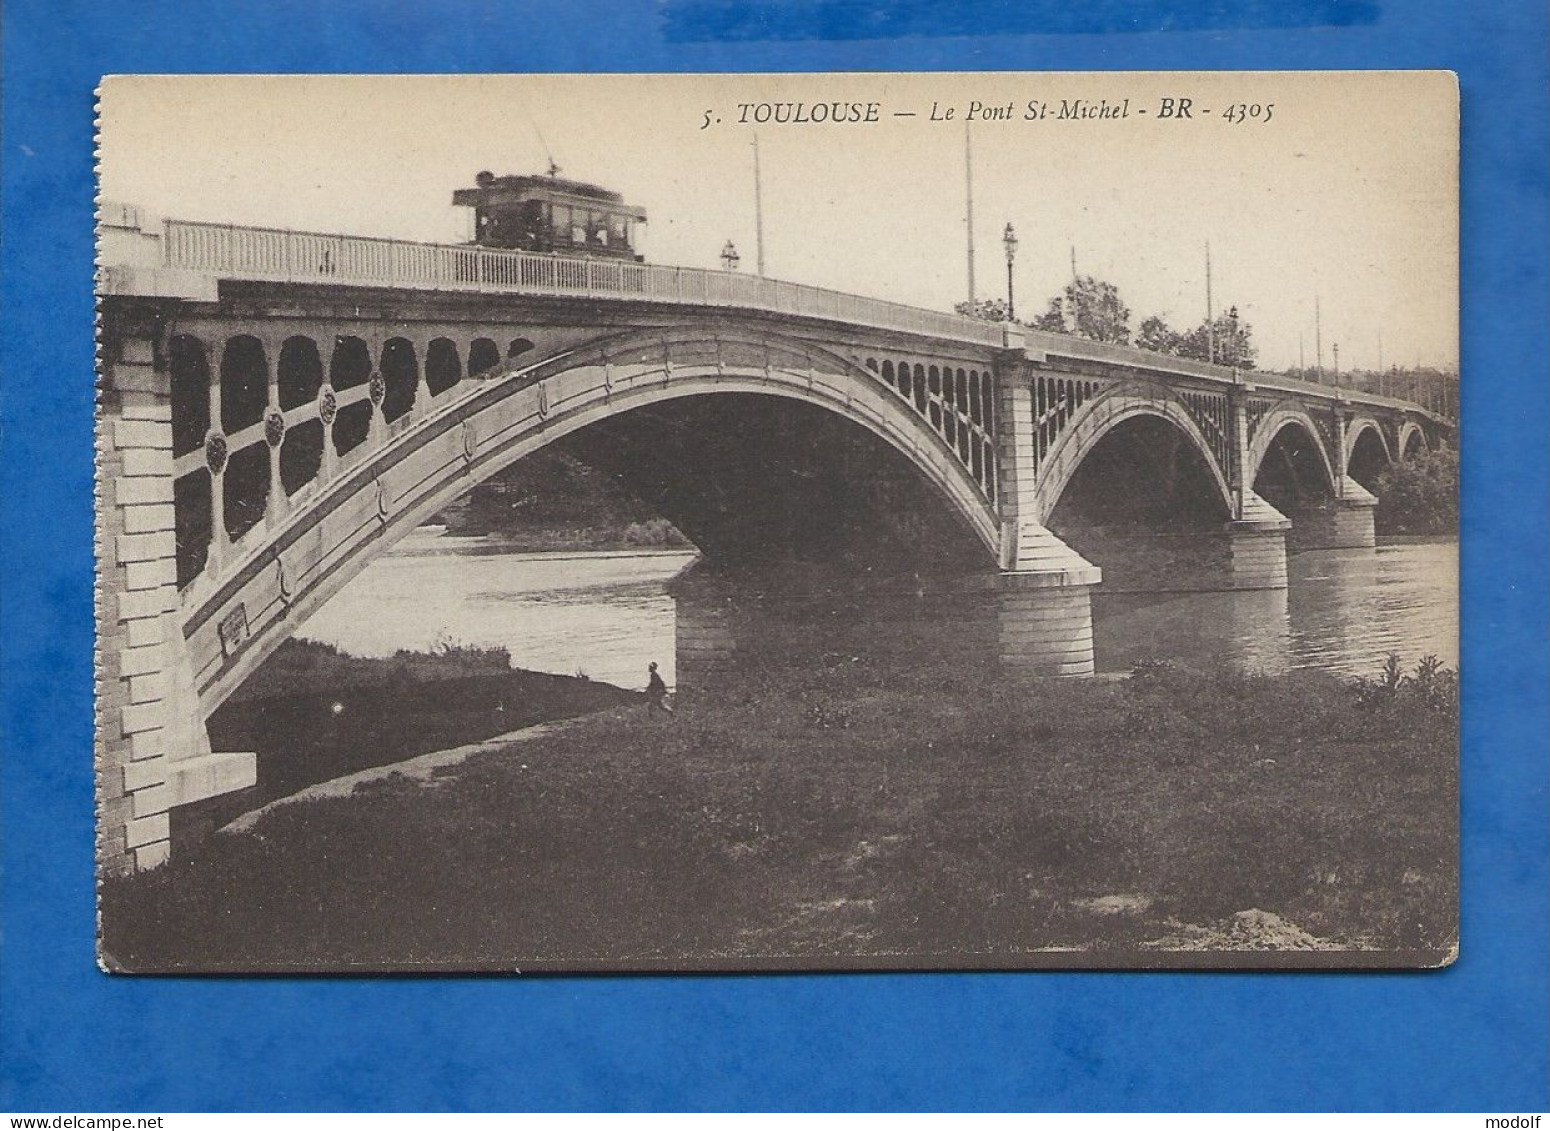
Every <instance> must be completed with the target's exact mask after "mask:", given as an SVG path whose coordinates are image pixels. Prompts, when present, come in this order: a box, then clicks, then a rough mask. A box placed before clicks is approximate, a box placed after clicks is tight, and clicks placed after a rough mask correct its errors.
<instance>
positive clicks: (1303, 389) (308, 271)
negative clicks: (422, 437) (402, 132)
mask: <svg viewBox="0 0 1550 1131" xmlns="http://www.w3.org/2000/svg"><path fill="white" fill-rule="evenodd" d="M102 223H103V227H104V228H109V227H112V228H138V229H140V231H141V232H142V233H143V234H144V235H146V236H148V237H149V238H150V239H151V240H152V241H154V242H155V243H156V244H159V247H156V248H155V249H153V250H151V251H150V255H149V258H147V256H146V254H145V252H144V250H141V251H140V253H139V254H136V255H129V256H121V255H115V254H114V251H115V250H116V249H110V248H109V247H107V246H106V244H105V245H104V248H103V257H102V262H101V267H102V272H101V278H100V279H99V288H100V289H101V291H102V292H103V293H106V294H112V293H122V292H123V291H126V290H134V289H135V288H133V287H126V286H121V285H119V284H120V283H121V280H122V278H123V277H122V276H121V275H120V274H119V272H120V270H121V269H122V268H124V267H128V268H131V269H133V268H135V267H141V268H152V269H153V270H158V271H167V272H171V273H175V274H178V275H181V276H183V277H185V278H186V277H188V276H197V277H202V278H204V279H208V280H212V281H213V280H218V279H224V280H241V281H256V282H280V283H297V284H312V285H333V286H361V287H378V288H380V287H387V288H406V289H413V290H428V291H462V292H468V293H473V294H487V295H508V294H509V295H518V294H520V295H537V296H552V297H567V298H590V299H601V300H624V301H637V302H650V303H666V304H672V305H683V306H699V307H717V308H725V309H737V310H749V311H755V312H764V313H773V314H786V315H794V316H799V317H808V318H820V319H824V320H828V321H833V322H841V323H846V324H849V325H855V326H865V327H868V328H871V329H878V330H887V331H898V332H903V333H910V334H921V335H926V336H930V337H936V338H944V339H948V340H951V341H957V342H967V343H972V344H974V345H979V346H988V347H991V348H994V349H1019V348H1020V349H1023V350H1024V351H1026V353H1027V354H1028V355H1029V356H1031V357H1033V358H1034V359H1035V360H1039V361H1045V360H1048V359H1049V358H1050V357H1060V358H1069V359H1072V360H1076V361H1083V362H1097V363H1106V364H1109V365H1119V366H1125V367H1128V368H1134V369H1140V370H1145V371H1150V372H1153V373H1158V374H1162V375H1166V376H1182V377H1188V378H1193V379H1195V380H1200V381H1207V382H1212V383H1216V384H1222V385H1232V384H1237V383H1243V382H1245V381H1247V382H1250V383H1252V384H1254V385H1255V386H1256V387H1258V388H1260V389H1264V390H1269V391H1281V392H1287V393H1292V394H1295V395H1298V396H1302V397H1307V398H1313V399H1319V400H1328V401H1350V402H1352V403H1356V404H1363V405H1369V406H1373V407H1386V408H1397V409H1405V410H1408V411H1411V412H1419V413H1422V414H1424V415H1427V416H1433V415H1434V414H1432V413H1430V412H1429V411H1427V410H1425V409H1423V408H1421V407H1420V406H1418V405H1415V404H1413V403H1412V402H1409V401H1404V400H1399V399H1396V398H1394V397H1385V396H1379V395H1377V394H1374V393H1369V392H1365V391H1361V390H1356V389H1346V388H1340V387H1338V386H1330V385H1321V384H1315V383H1313V382H1308V381H1301V380H1297V379H1295V378H1292V377H1287V376H1283V375H1280V374H1276V373H1271V372H1266V371H1259V370H1255V371H1251V372H1249V373H1247V374H1239V373H1236V372H1235V371H1234V370H1233V369H1232V368H1230V367H1228V366H1222V365H1213V364H1208V363H1206V362H1203V361H1196V360H1194V359H1192V358H1184V357H1175V356H1172V355H1169V354H1159V353H1152V352H1150V351H1146V350H1141V349H1137V348H1135V347H1132V346H1121V345H1113V344H1109V343H1105V342H1093V341H1088V340H1086V339H1084V338H1076V337H1070V336H1067V335H1063V334H1052V333H1045V332H1042V331H1037V330H1030V329H1025V328H1023V327H1018V326H1012V325H1009V324H1002V323H994V322H986V321H983V320H981V319H976V318H968V317H965V316H963V315H960V314H950V313H944V312H942V311H939V310H928V309H926V308H923V307H916V306H909V305H906V304H904V303H897V302H889V301H887V300H884V299H878V298H869V297H867V296H864V295H854V294H847V293H845V292H843V291H835V290H830V289H828V288H826V287H814V286H808V285H806V284H803V283H791V282H785V281H783V280H779V279H770V278H766V277H763V276H758V275H744V274H738V273H736V272H732V271H713V270H704V269H700V268H694V267H671V266H664V265H661V264H649V263H630V262H624V261H621V260H608V259H586V258H568V257H564V256H557V255H540V254H533V253H530V252H523V251H509V250H505V249H501V248H487V247H479V246H476V245H472V244H436V243H419V242H414V241H410V240H394V239H381V238H376V237H368V236H347V235H338V234H330V233H324V232H304V231H291V230H286V229H280V228H261V227H248V226H240V225H232V224H212V223H207V222H202V221H189V220H172V219H168V220H164V221H154V222H153V221H150V220H148V219H147V218H143V217H141V215H140V213H139V210H138V209H136V208H134V207H133V206H129V205H123V204H104V205H103V208H102ZM212 297H213V296H212ZM1438 419H1440V418H1438Z"/></svg>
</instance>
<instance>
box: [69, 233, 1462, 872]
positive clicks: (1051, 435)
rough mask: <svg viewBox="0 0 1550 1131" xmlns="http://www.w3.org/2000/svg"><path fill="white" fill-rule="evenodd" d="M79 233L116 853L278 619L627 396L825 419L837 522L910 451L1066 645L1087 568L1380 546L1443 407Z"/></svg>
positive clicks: (489, 256)
mask: <svg viewBox="0 0 1550 1131" xmlns="http://www.w3.org/2000/svg"><path fill="white" fill-rule="evenodd" d="M100 241H101V261H100V267H99V280H98V287H99V293H100V370H101V371H100V379H99V397H100V413H99V420H100V423H99V434H98V504H97V545H98V560H99V581H98V602H97V609H98V611H97V617H98V626H97V627H98V657H97V659H98V665H97V676H98V699H97V702H98V716H97V747H98V750H97V759H98V783H99V786H98V788H99V807H100V820H99V837H100V843H99V854H100V856H101V858H102V859H103V861H104V862H105V863H106V864H107V865H108V866H109V867H113V868H125V867H136V866H139V867H145V866H149V865H152V864H155V863H157V862H159V861H160V860H162V859H165V858H166V856H167V854H168V852H169V850H170V839H169V829H170V823H169V812H170V811H171V810H172V809H173V808H175V807H176V806H179V805H184V804H188V803H190V802H194V801H198V800H201V799H204V798H207V797H211V796H215V795H217V794H220V793H223V792H228V791H231V790H235V789H240V788H243V787H245V786H247V785H250V784H252V782H253V780H254V774H255V767H254V760H253V756H252V755H251V754H242V753H233V752H224V751H212V750H211V749H210V746H209V741H208V738H207V735H206V730H205V726H204V723H205V720H206V719H207V718H208V716H209V715H210V713H211V712H212V711H213V710H214V709H215V708H216V707H217V706H218V705H219V704H220V703H221V702H222V701H223V700H224V699H225V697H226V696H227V695H228V694H229V693H230V692H231V690H232V689H233V688H235V687H236V686H237V685H238V684H239V683H240V682H241V681H242V679H243V678H245V677H246V676H247V675H248V674H249V673H250V672H251V671H252V670H253V669H254V668H255V667H256V666H257V665H258V664H259V663H260V662H261V661H262V660H263V658H264V657H265V656H267V655H268V654H269V653H270V652H271V651H272V650H273V649H274V648H275V647H276V646H277V645H278V644H279V643H280V642H282V641H283V640H284V639H285V638H286V637H288V636H289V635H290V634H291V633H292V632H293V631H294V630H295V628H296V627H297V626H298V625H299V624H300V623H301V621H302V620H304V619H305V618H306V617H307V616H308V615H309V614H310V613H311V612H312V611H313V610H314V609H316V608H317V607H318V606H319V605H321V604H322V603H323V602H324V601H326V600H327V599H328V598H329V597H330V596H331V595H332V594H333V593H335V592H337V591H338V590H339V589H340V588H341V587H342V586H343V585H344V584H345V583H346V582H347V581H348V580H349V579H350V578H351V577H353V576H354V575H355V574H357V573H358V572H359V571H360V570H361V569H363V568H364V567H365V565H366V564H368V563H369V562H370V561H371V560H372V559H373V558H375V557H376V556H377V555H379V554H381V553H382V552H383V551H384V550H386V549H388V548H389V547H391V546H392V545H393V543H394V542H395V541H397V540H398V539H399V538H401V537H402V536H403V535H405V534H406V533H408V532H409V531H410V530H412V529H413V528H414V527H415V526H416V525H418V524H419V523H421V522H423V521H424V520H425V519H426V518H428V517H429V516H431V515H433V514H434V513H436V512H437V511H438V510H439V509H441V508H442V507H443V506H445V505H446V504H447V503H448V502H450V501H451V500H452V499H454V498H456V497H457V496H458V495H459V494H461V493H463V492H465V491H466V490H468V489H469V488H470V487H471V486H472V485H474V484H476V483H478V482H480V481H482V480H483V479H486V478H488V477H489V476H491V475H493V474H495V473H496V472H498V471H500V470H501V469H502V468H504V467H506V466H508V465H510V464H511V463H513V462H515V461H516V460H519V459H521V458H523V456H525V455H527V454H529V453H531V452H533V451H536V450H538V449H539V448H542V447H544V446H546V445H548V444H550V443H553V442H555V441H557V440H560V439H562V438H565V437H572V436H583V435H595V434H598V433H599V432H600V430H602V429H604V428H614V427H616V426H617V425H618V422H629V421H637V422H639V421H644V422H648V423H647V425H646V426H645V427H644V428H643V429H637V434H636V435H635V436H634V437H633V441H632V442H633V443H634V445H635V446H636V447H637V448H639V447H645V448H650V447H651V446H652V445H653V444H656V445H658V446H661V445H666V444H669V443H675V442H677V441H676V440H675V439H674V438H673V435H669V434H668V433H667V432H666V431H661V430H662V429H665V428H666V427H667V426H668V425H666V424H664V421H667V422H669V423H671V422H673V421H676V422H677V424H678V425H682V424H683V422H684V421H685V420H688V419H695V420H700V421H703V420H705V419H707V418H706V417H704V415H703V413H701V414H700V415H698V416H694V415H693V414H690V416H684V415H682V413H683V412H684V410H685V409H686V406H699V407H697V408H696V412H699V411H700V409H701V408H703V406H706V405H716V406H725V407H726V409H727V411H726V413H724V414H723V415H722V417H720V418H709V419H717V420H720V421H723V422H725V423H726V424H727V427H729V428H731V427H733V425H734V424H735V422H736V419H737V418H738V417H739V414H748V413H751V412H752V413H756V414H757V413H764V414H766V415H765V416H760V417H758V418H757V420H756V421H755V423H754V424H753V426H752V427H751V428H750V429H748V430H746V431H745V432H744V433H743V434H741V435H743V436H747V437H754V438H755V439H761V438H767V437H766V434H767V433H768V432H769V431H770V428H771V427H772V426H771V424H770V421H776V422H777V425H778V427H776V431H779V429H780V428H786V429H788V431H789V430H791V429H803V428H809V427H810V426H811V425H810V423H804V422H811V421H813V420H816V419H818V418H822V419H823V420H826V421H830V422H831V423H833V427H832V428H830V429H828V430H827V431H824V432H822V440H821V442H820V443H817V444H815V445H809V446H808V448H806V449H804V450H806V451H810V452H811V451H816V452H818V453H819V456H822V455H823V453H824V452H827V451H829V450H830V449H843V451H841V452H840V455H841V456H843V458H838V457H836V458H835V459H831V460H829V461H828V462H826V463H824V464H823V466H822V467H821V468H820V469H819V471H818V472H816V473H815V475H816V476H817V478H819V479H823V480H828V481H833V482H831V483H830V486H831V487H832V488H833V490H834V491H838V492H839V493H838V494H832V493H831V494H829V495H820V496H815V498H816V499H818V500H819V501H820V502H821V503H822V504H823V505H822V506H818V505H816V504H814V502H813V500H807V501H806V504H805V505H806V506H807V513H809V514H813V513H816V512H817V511H819V510H822V509H825V508H829V509H838V510H839V511H840V512H841V518H842V521H843V522H847V523H848V522H850V521H851V520H852V519H854V520H855V521H857V522H859V521H860V520H861V518H862V517H863V516H862V515H861V514H860V513H859V509H857V510H856V511H855V512H854V513H846V512H845V510H844V508H845V507H847V506H850V507H857V508H859V504H857V503H856V500H855V497H854V496H850V495H845V494H844V488H845V487H846V483H844V482H839V481H841V480H851V479H855V480H864V479H866V477H867V474H868V469H869V468H870V467H872V466H873V465H876V466H877V467H884V466H886V467H887V469H888V471H887V474H888V475H891V476H894V477H898V478H905V479H909V480H911V481H912V483H913V486H914V488H915V494H914V496H895V497H911V498H914V499H916V500H917V501H916V502H915V503H912V504H911V505H917V506H921V507H924V508H926V509H928V510H930V511H931V512H932V513H931V514H930V515H929V521H927V522H926V523H925V524H924V525H920V524H917V525H916V526H915V527H914V528H913V529H916V530H926V531H928V533H927V534H926V535H924V536H921V537H923V538H924V540H927V541H930V540H933V539H934V535H932V534H931V533H929V532H930V531H940V532H941V537H942V538H943V539H949V538H951V539H957V540H958V541H959V542H960V543H962V544H964V545H968V546H971V547H973V548H974V549H973V553H975V554H978V555H979V556H980V557H981V558H982V560H983V563H984V564H985V565H987V566H990V567H993V568H994V569H995V570H997V571H998V572H999V574H1000V577H1001V582H1000V593H999V596H998V598H997V599H998V600H999V601H1000V603H1001V605H1000V618H1001V625H1002V628H1001V644H1002V653H1003V660H1004V661H1005V662H1007V663H1009V664H1011V665H1013V666H1015V667H1018V668H1021V669H1025V670H1027V671H1030V672H1034V673H1041V674H1080V673H1085V672H1090V671H1091V670H1092V666H1093V655H1092V628H1091V613H1090V606H1089V594H1090V592H1091V590H1092V588H1093V586H1095V585H1098V584H1099V583H1100V582H1103V583H1104V584H1105V585H1107V586H1111V587H1112V586H1116V585H1118V586H1122V587H1126V586H1128V587H1141V588H1179V589H1203V588H1207V589H1208V588H1275V587H1284V586H1285V585H1286V552H1287V544H1288V541H1290V542H1291V543H1292V544H1293V545H1294V546H1297V545H1304V546H1370V545H1372V544H1373V522H1372V511H1373V506H1374V503H1375V499H1374V497H1373V495H1372V493H1371V491H1370V490H1369V488H1370V487H1371V486H1372V485H1373V483H1374V481H1375V476H1376V475H1377V474H1378V473H1379V472H1380V471H1381V470H1382V469H1383V468H1384V467H1386V466H1388V465H1389V464H1390V463H1392V462H1394V461H1397V460H1402V459H1404V458H1406V457H1407V456H1410V455H1413V454H1414V453H1415V452H1417V451H1418V450H1421V449H1423V448H1426V447H1429V446H1433V445H1437V444H1442V443H1447V442H1449V440H1450V439H1451V435H1452V426H1451V424H1450V423H1449V422H1448V421H1445V420H1443V419H1441V418H1438V417H1436V416H1434V415H1431V414H1429V413H1428V412H1426V411H1424V410H1422V409H1421V408H1420V407H1419V406H1417V405H1414V404H1408V403H1405V402H1401V401H1397V400H1393V399H1389V398H1382V397H1375V396H1370V395H1366V394H1358V393H1355V392H1352V391H1348V390H1341V389H1336V388H1331V387H1327V386H1320V385H1310V384H1305V383H1301V382H1297V381H1293V380H1288V379H1283V378H1279V377H1275V376H1273V375H1268V374H1258V373H1245V372H1238V371H1234V370H1232V369H1228V368H1222V367H1218V366H1212V365H1206V364H1202V363H1198V362H1194V361H1189V360H1184V359H1179V358H1173V357H1165V356H1161V355H1156V354H1150V353H1145V352H1142V351H1139V350H1134V349H1128V348H1121V347H1113V346H1106V345H1101V344H1097V343H1092V342H1086V341H1082V340H1079V339H1073V338H1066V337H1061V336H1056V335H1048V334H1039V333H1032V332H1026V331H1022V330H1021V329H1018V328H1013V327H1010V326H1001V325H995V324H990V323H985V322H980V321H974V320H970V319H966V318H961V317H958V316H955V315H947V314H942V313H939V312H934V311H928V310H921V309H916V308H911V307H906V306H901V305H898V304H894V303H888V302H883V301H880V300H876V299H870V298H865V297H861V296H854V295H846V294H841V293H837V292H833V291H827V290H822V289H819V288H813V287H804V286H799V285H795V284H790V283H784V282H777V281H774V280H769V279H764V278H759V277H753V276H746V275H738V274H732V273H727V272H712V271H695V270H688V269H680V268H669V267H660V266H654V265H644V264H634V263H621V262H617V261H608V262H604V261H591V260H581V259H562V258H556V257H553V256H546V255H528V254H525V253H521V252H506V251H496V250H492V249H486V248H477V247H466V246H440V245H429V244H416V243H404V242H396V241H387V240H373V239H361V238H355V237H345V236H331V235H321V234H311V233H300V232H286V231H272V230H265V229H254V228H235V227H230V226H225V225H211V224H197V223H185V222H178V221H162V220H153V219H151V218H149V217H146V216H143V215H142V214H140V213H139V212H138V211H137V210H136V209H133V208H130V207H127V206H121V205H108V206H105V207H104V209H103V212H102V219H101V232H100ZM788 410H789V411H788ZM675 412H677V413H679V414H680V415H679V416H677V417H674V416H673V415H672V414H673V413H675ZM781 412H788V415H787V416H785V417H782V416H781V415H780V414H781ZM790 412H794V413H796V414H797V415H796V416H790V415H789V413H790ZM770 413H774V415H768V414H770ZM780 421H784V423H779V422H780ZM720 426H721V425H720V424H719V423H718V424H717V425H715V426H714V427H713V429H712V430H716V429H719V428H720ZM702 427H703V426H702ZM674 435H676V434H674ZM612 442H613V441H612V440H610V444H612ZM751 444H752V441H751V440H750V441H749V442H748V443H746V444H745V443H744V441H743V440H742V439H738V441H737V442H736V443H732V444H724V445H722V447H721V448H720V449H719V451H720V454H719V455H718V457H717V460H718V462H714V463H707V464H704V465H698V464H694V463H693V461H689V462H688V463H687V464H685V463H684V462H683V461H680V462H679V464H678V465H677V466H676V468H675V469H673V470H672V471H671V474H672V475H676V476H677V479H676V480H675V481H674V482H672V483H670V484H669V485H668V488H669V489H665V490H664V491H663V492H662V493H660V495H659V501H662V502H663V505H664V506H665V507H667V508H668V509H669V510H671V509H672V507H673V506H674V505H677V506H678V508H679V509H678V511H676V512H675V513H669V514H668V517H669V518H672V519H673V520H674V521H675V522H678V523H679V524H680V525H681V526H682V527H683V528H684V529H685V530H687V531H688V532H690V534H691V536H692V537H694V538H695V540H696V541H697V542H699V543H700V544H701V546H702V548H703V549H707V552H710V553H715V552H716V550H717V548H718V547H723V546H724V547H727V548H728V551H729V552H731V550H732V549H734V548H736V547H739V546H740V547H742V549H744V550H745V551H746V549H747V548H748V546H749V545H750V540H752V542H753V544H757V542H758V540H759V539H760V538H761V537H762V536H763V535H761V527H760V522H761V521H763V519H762V518H761V517H760V516H762V515H764V514H765V513H766V510H767V509H768V508H765V507H763V506H762V502H763V501H761V500H760V499H759V498H758V492H761V491H762V492H763V493H765V494H769V493H771V492H779V491H781V490H785V489H786V488H785V487H784V486H782V481H781V480H780V479H779V478H778V477H771V476H769V475H768V473H767V469H761V468H759V467H757V466H753V467H750V466H745V465H751V464H755V463H757V458H756V457H755V454H754V452H753V448H752V446H750V445H751ZM740 452H741V453H744V454H743V455H742V456H741V457H740V456H739V453H740ZM765 454H767V453H765ZM758 458H763V456H762V455H761V456H759V457H758ZM815 458H819V457H816V456H815ZM686 466H687V467H688V471H687V473H686V472H685V467H686ZM738 476H742V477H744V478H745V479H746V480H747V481H748V483H751V484H752V485H753V486H752V487H751V489H750V490H751V491H752V492H753V493H745V494H744V495H742V496H737V497H736V499H741V500H742V502H737V501H736V500H734V503H732V504H730V505H729V504H728V503H727V502H726V497H725V492H722V493H721V494H719V495H714V496H713V493H711V492H707V491H705V490H697V489H696V487H697V485H696V484H695V483H693V482H684V480H685V479H688V480H693V479H696V478H703V479H717V478H718V477H725V478H728V479H732V478H736V477H738ZM809 478H811V476H810V477H809ZM714 499H720V502H719V503H718V502H714ZM673 500H676V503H674V502H672V501H673ZM708 500H710V501H708ZM833 500H839V501H838V502H834V503H833V506H832V507H830V503H831V502H832V501H833ZM799 525H810V524H799ZM1105 578H1106V580H1105Z"/></svg>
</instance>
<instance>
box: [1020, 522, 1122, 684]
mask: <svg viewBox="0 0 1550 1131" xmlns="http://www.w3.org/2000/svg"><path fill="white" fill-rule="evenodd" d="M1007 557H1008V559H1009V560H1010V562H1011V564H1012V566H1013V567H1014V568H1011V569H1006V570H1003V571H1002V572H1001V576H1000V592H999V594H998V599H997V619H998V622H999V640H1000V655H1001V665H1002V667H1003V668H1004V669H1005V670H1007V671H1008V672H1010V673H1012V674H1016V675H1038V676H1048V675H1091V674H1092V673H1093V610H1092V589H1093V586H1095V585H1097V584H1098V583H1099V582H1100V581H1102V580H1103V571H1102V570H1100V569H1099V568H1098V567H1097V566H1095V565H1093V564H1092V563H1091V562H1089V561H1088V560H1087V559H1086V558H1084V557H1082V556H1081V555H1080V554H1078V553H1077V552H1076V551H1075V550H1073V549H1071V547H1069V546H1067V545H1066V544H1065V543H1064V542H1062V541H1061V540H1060V539H1059V538H1057V537H1055V535H1054V534H1052V533H1050V531H1048V530H1046V529H1045V528H1044V527H1042V526H1038V525H1036V524H1034V523H1021V524H1019V525H1018V527H1017V528H1016V535H1015V541H1014V542H1012V544H1011V546H1010V547H1009V552H1008V554H1007Z"/></svg>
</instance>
